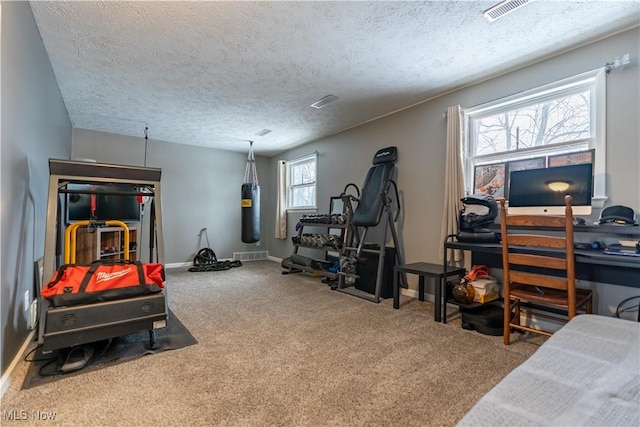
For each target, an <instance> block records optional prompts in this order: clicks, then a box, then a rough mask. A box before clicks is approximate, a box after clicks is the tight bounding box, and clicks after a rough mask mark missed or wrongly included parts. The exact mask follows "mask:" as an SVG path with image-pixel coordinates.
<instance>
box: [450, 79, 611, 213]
mask: <svg viewBox="0 0 640 427" xmlns="http://www.w3.org/2000/svg"><path fill="white" fill-rule="evenodd" d="M464 116H465V126H466V132H465V135H466V139H467V140H466V142H465V144H464V147H463V153H464V154H465V156H464V157H465V162H464V168H465V169H464V171H465V174H464V176H465V188H467V189H468V190H469V192H470V193H474V192H477V191H483V192H489V193H491V192H494V191H495V193H494V194H493V195H500V196H501V195H504V188H505V187H506V185H505V178H506V174H508V173H509V167H508V165H512V166H515V165H518V166H519V167H521V168H531V167H536V166H537V167H540V166H542V167H544V166H545V165H546V164H547V161H546V159H547V158H548V157H549V156H555V155H559V154H568V153H576V152H585V151H588V150H593V152H594V153H595V156H594V158H595V162H594V177H595V179H594V199H593V205H594V207H602V204H604V201H605V200H606V197H605V193H604V190H605V183H604V179H605V154H606V150H605V120H606V111H605V72H604V70H597V71H591V72H588V73H584V74H580V75H578V76H574V77H571V78H568V79H565V80H562V81H559V82H556V83H552V84H549V85H546V86H543V87H540V88H536V89H532V90H529V91H526V92H523V93H520V94H517V95H514V96H510V97H507V98H503V99H499V100H496V101H493V102H490V103H487V104H483V105H480V106H477V107H474V108H469V109H465V110H464ZM514 162H517V163H514ZM512 170H513V169H512ZM492 174H493V175H495V177H493V175H492ZM489 175H492V176H489ZM492 177H493V180H491V178H492ZM485 178H486V179H485ZM485 181H487V182H485ZM489 181H491V182H489ZM507 185H508V184H507ZM487 189H488V190H487Z"/></svg>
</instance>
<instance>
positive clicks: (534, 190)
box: [508, 163, 593, 215]
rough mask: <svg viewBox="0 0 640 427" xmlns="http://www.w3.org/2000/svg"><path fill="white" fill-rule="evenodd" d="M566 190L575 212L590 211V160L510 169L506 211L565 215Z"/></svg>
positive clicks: (591, 168)
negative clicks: (515, 169) (526, 168)
mask: <svg viewBox="0 0 640 427" xmlns="http://www.w3.org/2000/svg"><path fill="white" fill-rule="evenodd" d="M567 194H569V195H571V198H572V206H573V213H574V215H590V214H591V197H592V195H593V165H592V164H591V163H583V164H578V165H568V166H557V167H552V168H540V169H528V170H519V171H513V172H511V174H510V176H509V196H508V200H509V208H508V212H509V213H510V214H531V215H564V206H565V204H564V197H565V195H567Z"/></svg>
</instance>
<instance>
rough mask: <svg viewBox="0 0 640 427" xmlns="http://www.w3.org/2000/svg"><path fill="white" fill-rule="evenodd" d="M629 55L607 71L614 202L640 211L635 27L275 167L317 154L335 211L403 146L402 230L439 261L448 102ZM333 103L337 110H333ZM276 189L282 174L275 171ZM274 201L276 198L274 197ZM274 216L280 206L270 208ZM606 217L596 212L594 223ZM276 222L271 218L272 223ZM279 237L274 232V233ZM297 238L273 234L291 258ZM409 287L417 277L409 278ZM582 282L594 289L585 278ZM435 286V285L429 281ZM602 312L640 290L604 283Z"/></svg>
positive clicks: (492, 95)
mask: <svg viewBox="0 0 640 427" xmlns="http://www.w3.org/2000/svg"><path fill="white" fill-rule="evenodd" d="M626 52H629V53H630V54H631V57H632V59H633V62H632V64H631V66H630V67H628V68H624V69H618V70H614V71H613V72H611V74H609V75H608V76H607V153H606V155H607V193H608V196H609V200H608V202H607V205H613V204H622V205H626V206H631V207H633V208H634V209H636V211H640V191H639V190H638V183H639V182H640V168H638V164H639V163H638V159H639V157H640V127H639V126H640V125H639V120H638V117H640V103H639V101H638V100H639V99H640V95H639V92H640V73H639V68H638V58H639V57H640V30H638V28H635V29H633V30H630V31H626V32H624V33H621V34H618V35H614V36H612V37H610V38H607V39H604V40H601V41H599V42H596V43H593V44H590V45H586V46H583V47H580V48H577V49H575V50H572V51H569V52H566V53H564V54H561V55H558V56H556V57H553V58H549V59H547V60H544V61H540V62H538V63H535V64H532V65H530V66H528V67H525V68H522V69H520V70H518V71H514V72H511V73H509V74H506V75H504V76H501V77H497V78H494V79H491V80H488V81H485V82H481V83H478V84H475V85H473V86H470V87H467V88H464V89H461V90H458V91H456V92H453V93H450V94H447V95H444V96H441V97H439V98H435V99H433V100H430V101H428V102H425V103H423V104H421V105H418V106H415V107H413V108H410V109H407V110H404V111H401V112H399V113H396V114H393V115H391V116H387V117H384V118H382V119H379V120H376V121H374V122H371V123H368V124H365V125H363V126H360V127H358V128H355V129H351V130H348V131H345V132H343V133H341V134H339V135H335V136H332V137H328V138H325V139H322V140H320V141H317V142H313V143H310V144H308V145H305V146H303V147H299V148H296V149H295V150H291V151H287V152H285V153H282V154H281V155H279V156H276V157H274V158H272V160H271V164H272V170H273V171H275V162H276V160H277V159H287V160H288V159H293V158H296V157H299V156H301V155H303V154H306V153H309V152H312V151H318V153H319V157H318V179H319V185H318V197H319V203H320V211H323V212H324V211H327V210H328V203H329V197H330V196H334V195H338V194H339V193H340V192H341V191H342V189H343V188H344V186H345V184H347V183H349V182H355V183H356V184H358V185H359V186H360V185H361V184H362V180H363V179H364V177H365V174H366V172H367V170H368V169H369V167H370V165H371V159H372V157H373V155H374V153H375V152H376V151H377V150H378V149H380V148H384V147H387V146H390V145H395V146H397V147H398V151H399V161H398V180H397V181H398V186H399V189H400V190H401V192H402V198H403V202H404V206H403V209H404V214H403V217H402V218H403V220H402V222H401V223H400V224H399V233H400V235H401V236H402V237H401V240H402V241H403V243H404V251H405V257H406V262H416V261H426V262H432V263H439V262H441V260H439V259H438V249H439V246H440V245H441V243H442V242H441V238H440V222H441V219H442V206H443V200H444V194H443V191H442V184H443V179H444V158H445V136H446V121H445V119H444V118H443V113H444V112H445V111H446V109H447V107H449V106H451V105H456V104H459V105H461V106H462V107H463V108H464V107H471V106H475V105H478V104H482V103H485V102H488V101H492V100H494V99H497V98H501V97H505V96H508V95H512V94H516V93H518V92H521V91H524V90H527V89H531V88H535V87H537V86H541V85H544V84H547V83H551V82H554V81H557V80H560V79H563V78H566V77H569V76H572V75H575V74H580V73H583V72H585V71H588V70H593V69H596V68H599V67H603V66H604V64H605V63H607V62H610V61H612V60H613V58H614V57H615V56H620V55H622V54H624V53H626ZM327 108H331V107H327ZM271 185H272V187H273V188H275V172H273V173H272V176H271ZM271 200H275V197H273V198H272V199H271ZM268 212H269V215H271V218H273V215H274V212H275V205H273V203H272V204H271V206H270V207H269V210H268ZM598 215H599V211H597V210H596V211H594V213H593V215H592V218H590V219H592V220H595V219H596V218H597V217H598ZM297 219H298V216H296V215H290V217H289V231H290V236H291V235H293V232H294V229H293V227H294V226H295V223H296V222H297ZM274 221H275V220H272V219H269V224H270V227H271V228H272V227H273V225H272V224H273V223H274ZM271 235H272V234H271ZM292 250H293V247H292V245H291V240H290V238H288V239H287V240H284V241H283V240H276V239H275V238H273V237H270V241H269V251H270V254H271V255H273V256H276V257H280V258H284V257H287V256H289V255H290V254H291V253H292ZM410 280H411V282H410V284H411V286H412V287H413V288H415V286H416V280H415V278H413V277H410ZM583 286H595V285H594V284H588V283H583ZM428 289H429V290H431V291H432V287H431V286H428ZM596 292H597V298H596V304H597V307H598V312H600V313H610V312H612V307H613V309H615V306H616V305H617V304H618V303H619V302H620V301H622V300H623V299H624V298H626V297H627V296H629V294H635V295H637V294H638V290H637V288H635V289H634V288H626V287H620V286H611V285H597V286H596Z"/></svg>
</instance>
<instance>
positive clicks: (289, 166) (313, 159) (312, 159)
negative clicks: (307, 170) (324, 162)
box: [285, 153, 318, 212]
mask: <svg viewBox="0 0 640 427" xmlns="http://www.w3.org/2000/svg"><path fill="white" fill-rule="evenodd" d="M306 163H314V167H315V170H316V174H315V180H314V181H313V182H312V183H304V184H292V177H291V174H292V170H293V168H294V167H296V166H301V165H303V164H306ZM285 164H286V178H287V179H286V200H287V212H290V211H291V212H301V211H315V210H317V209H318V153H312V154H309V155H306V156H303V157H299V158H297V159H294V160H286V161H285ZM310 186H312V187H313V188H314V192H313V195H314V200H313V205H312V206H292V202H293V190H294V189H295V188H302V187H310Z"/></svg>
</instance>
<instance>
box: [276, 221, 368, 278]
mask: <svg viewBox="0 0 640 427" xmlns="http://www.w3.org/2000/svg"><path fill="white" fill-rule="evenodd" d="M351 216H352V214H351V210H350V209H345V212H343V213H342V214H313V215H303V216H302V218H300V223H299V226H298V234H297V235H296V236H294V237H292V238H291V240H292V242H293V247H294V249H293V254H292V256H291V258H288V259H287V260H285V261H283V267H284V268H285V271H283V274H288V273H298V272H303V271H305V272H310V273H314V274H317V275H319V276H323V277H328V278H330V279H337V278H338V276H339V274H338V271H339V268H332V269H331V270H333V271H330V270H329V268H330V267H331V266H332V264H333V263H332V262H330V261H327V260H326V255H327V253H331V252H335V253H337V254H338V255H337V256H336V259H339V258H340V257H341V256H342V255H344V250H345V248H347V247H350V246H352V245H353V240H354V238H357V231H356V229H355V227H353V225H352V222H351ZM310 228H311V229H312V230H315V231H318V229H323V230H322V231H324V233H311V232H309V231H308V230H309V229H310ZM331 230H340V233H339V234H332V233H330V231H331ZM300 249H309V250H314V251H320V252H321V253H322V254H323V255H324V256H323V258H324V259H316V258H313V257H306V256H299V257H298V256H297V255H300V254H299V250H300ZM304 260H306V261H308V262H305V263H304V264H303V261H304ZM333 267H336V266H333Z"/></svg>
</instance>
